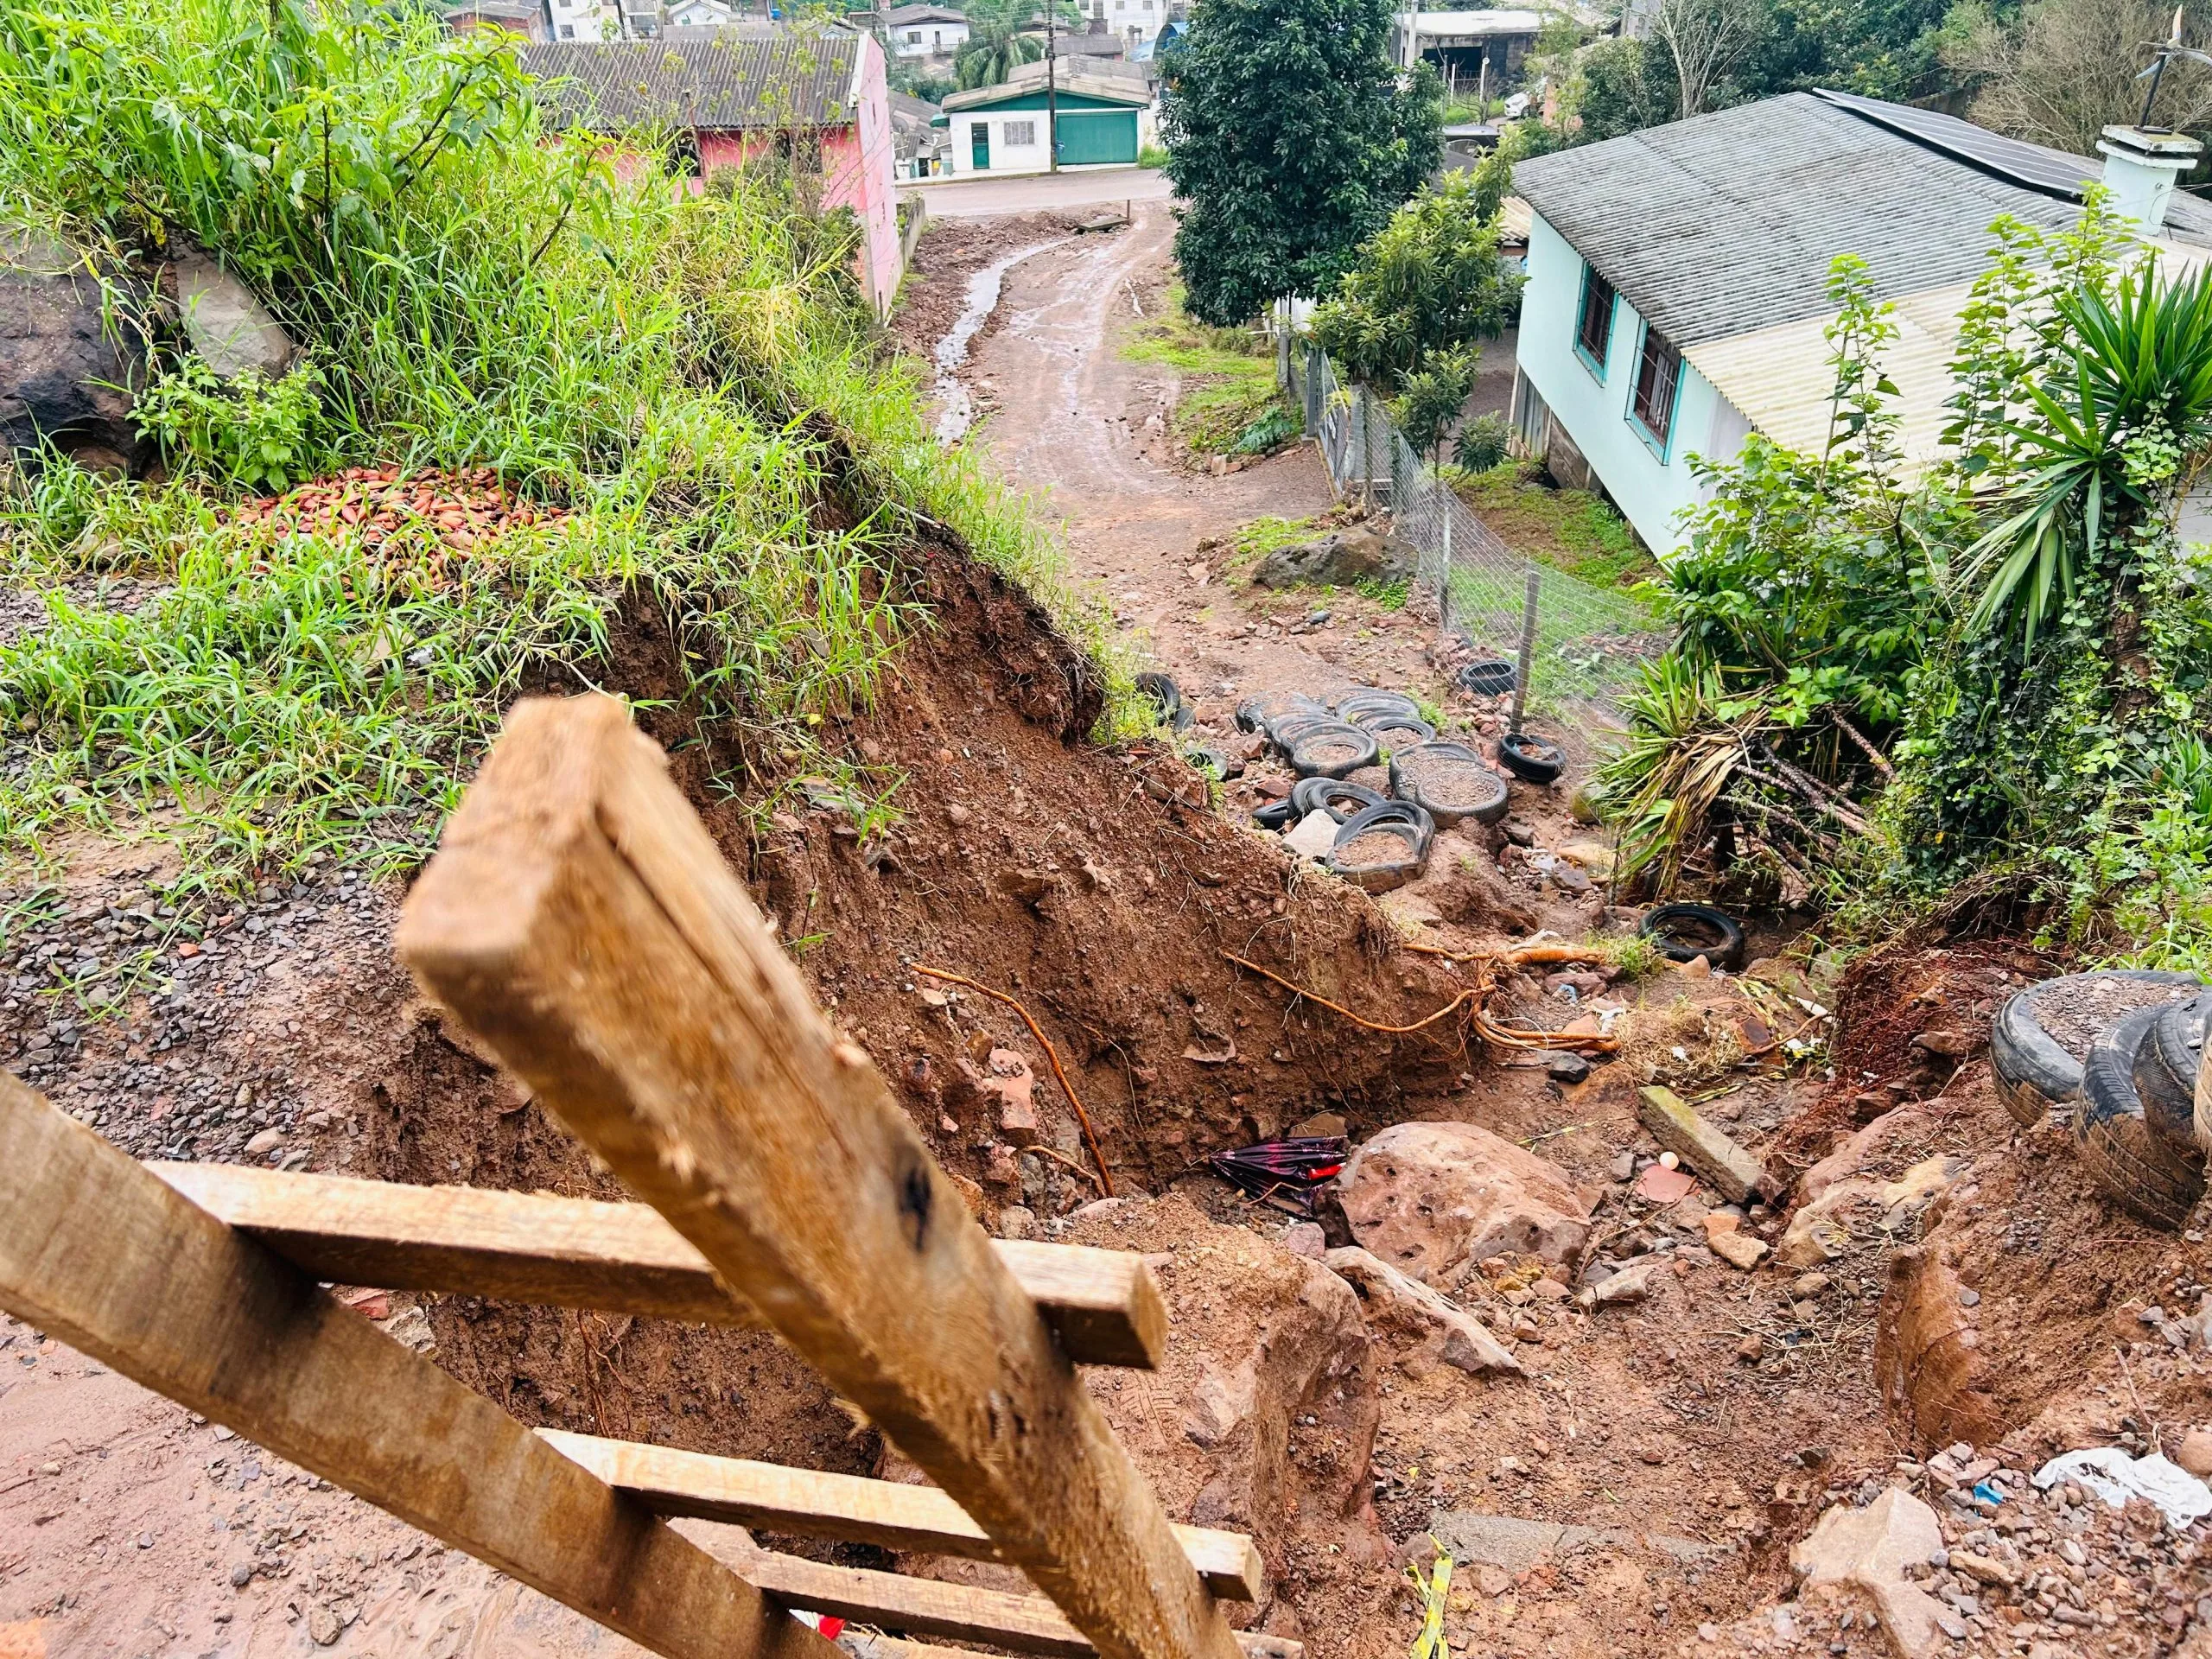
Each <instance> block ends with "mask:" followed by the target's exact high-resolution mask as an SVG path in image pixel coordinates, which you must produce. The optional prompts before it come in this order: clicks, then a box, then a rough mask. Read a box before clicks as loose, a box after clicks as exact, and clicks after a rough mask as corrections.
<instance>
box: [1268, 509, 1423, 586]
mask: <svg viewBox="0 0 2212 1659" xmlns="http://www.w3.org/2000/svg"><path fill="white" fill-rule="evenodd" d="M1413 573H1414V550H1413V548H1412V547H1411V546H1410V545H1409V544H1408V543H1405V542H1402V541H1400V540H1399V539H1398V538H1397V537H1395V536H1385V535H1383V533H1382V532H1381V531H1376V530H1374V529H1371V528H1370V527H1369V526H1367V525H1365V524H1351V525H1348V526H1347V527H1345V528H1344V529H1343V530H1339V531H1330V532H1329V533H1328V534H1327V535H1325V536H1323V537H1318V538H1316V539H1315V540H1313V541H1310V542H1300V543H1298V544H1297V545H1296V546H1294V547H1279V548H1277V549H1275V550H1274V552H1272V553H1270V554H1268V555H1267V556H1266V557H1264V558H1262V560H1261V561H1260V562H1259V563H1258V564H1256V565H1255V566H1254V567H1253V569H1252V581H1253V582H1254V583H1255V584H1256V585H1257V586H1259V587H1262V588H1313V587H1333V588H1351V587H1354V586H1356V585H1357V584H1358V583H1360V582H1403V581H1405V580H1406V579H1407V578H1408V577H1409V576H1411V575H1413Z"/></svg>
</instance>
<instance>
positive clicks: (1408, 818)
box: [1324, 801, 1436, 893]
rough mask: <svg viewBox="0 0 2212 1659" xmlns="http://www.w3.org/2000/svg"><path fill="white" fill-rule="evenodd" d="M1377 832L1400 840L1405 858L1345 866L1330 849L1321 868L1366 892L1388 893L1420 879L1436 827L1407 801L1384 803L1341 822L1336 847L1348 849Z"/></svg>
mask: <svg viewBox="0 0 2212 1659" xmlns="http://www.w3.org/2000/svg"><path fill="white" fill-rule="evenodd" d="M1377 832H1380V833H1383V834H1386V835H1393V836H1397V837H1398V838H1399V839H1400V840H1402V841H1403V842H1405V846H1406V854H1405V856H1404V857H1403V858H1398V859H1392V860H1391V861H1389V862H1388V863H1384V864H1351V865H1347V864H1342V863H1339V862H1338V859H1337V853H1336V851H1335V850H1334V849H1332V850H1331V852H1330V854H1329V857H1328V861H1327V863H1326V864H1325V867H1324V868H1327V869H1328V870H1330V871H1331V872H1332V874H1337V875H1339V876H1342V877H1343V878H1344V880H1347V881H1349V882H1351V884H1352V886H1354V887H1357V888H1359V889H1361V891H1363V892H1365V893H1389V892H1390V891H1391V890H1392V889H1393V888H1396V887H1404V886H1405V885H1406V883H1407V882H1408V881H1415V880H1420V879H1421V872H1422V871H1423V870H1425V869H1427V868H1428V849H1429V843H1430V842H1433V840H1434V839H1435V836H1436V826H1435V824H1434V823H1433V822H1431V821H1430V818H1429V816H1428V814H1427V813H1426V812H1424V811H1422V810H1421V808H1419V807H1417V806H1414V805H1413V804H1411V803H1410V802H1407V801H1385V802H1383V804H1382V805H1380V806H1370V807H1369V808H1368V809H1367V810H1365V811H1364V812H1362V813H1360V814H1359V815H1358V816H1357V817H1352V818H1348V819H1346V820H1345V821H1344V824H1343V825H1342V827H1341V828H1339V829H1338V831H1337V847H1338V848H1344V847H1349V846H1351V843H1352V842H1355V841H1357V840H1358V839H1359V838H1360V837H1361V836H1364V835H1370V834H1374V833H1377Z"/></svg>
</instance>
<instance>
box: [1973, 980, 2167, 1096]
mask: <svg viewBox="0 0 2212 1659" xmlns="http://www.w3.org/2000/svg"><path fill="white" fill-rule="evenodd" d="M2103 974H2113V975H2118V976H2121V977H2124V978H2127V979H2144V980H2149V981H2152V982H2154V983H2158V984H2164V985H2197V984H2202V981H2201V980H2199V979H2198V978H2197V977H2196V976H2195V975H2194V974H2175V973H2167V972H2164V971H2162V970H2158V969H2139V968H2112V969H2104V970H2103ZM2103 974H2100V975H2094V976H2093V975H2089V974H2067V975H2063V976H2061V977H2062V978H2063V979H2088V978H2092V977H2102V976H2103ZM2057 983H2059V980H2056V979H2046V980H2044V981H2043V982H2040V983H2038V984H2035V985H2031V986H2029V987H2028V988H2026V989H2024V990H2019V991H2015V992H2014V993H2013V994H2012V995H2011V996H2009V997H2007V998H2005V1003H2004V1006H2003V1007H2000V1008H1999V1009H1998V1010H1997V1017H1996V1018H1995V1019H1994V1020H1991V1021H1990V1026H1989V1069H1990V1071H1992V1072H1993V1074H1994V1076H1995V1077H1996V1080H1997V1096H1998V1098H1999V1099H2000V1100H2002V1101H2003V1102H2004V1103H2005V1111H2006V1112H2007V1113H2008V1114H2010V1115H2011V1116H2012V1121H2013V1122H2015V1123H2018V1125H2019V1126H2020V1127H2021V1128H2024V1129H2031V1128H2035V1126H2036V1125H2037V1124H2038V1123H2040V1122H2043V1121H2044V1117H2045V1116H2048V1115H2049V1114H2050V1109H2051V1108H2052V1107H2054V1106H2065V1105H2069V1104H2071V1103H2073V1102H2075V1101H2076V1100H2079V1099H2080V1098H2081V1097H2082V1062H2081V1061H2079V1060H2077V1059H2075V1058H2074V1057H2073V1056H2072V1055H2071V1054H2069V1053H2068V1052H2066V1051H2065V1049H2063V1048H2062V1047H2061V1046H2059V1044H2058V1040H2057V1039H2056V1038H2054V1037H2053V1036H2051V1034H2050V1033H2049V1032H2047V1031H2045V1030H2044V1028H2043V1025H2042V1023H2041V1022H2040V1021H2039V1020H2037V1018H2036V1013H2035V999H2036V996H2037V994H2038V993H2039V992H2042V991H2045V990H2047V989H2049V988H2050V987H2051V986H2053V985H2055V984H2057Z"/></svg>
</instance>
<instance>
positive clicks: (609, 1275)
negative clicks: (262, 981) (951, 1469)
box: [147, 1163, 1167, 1370]
mask: <svg viewBox="0 0 2212 1659" xmlns="http://www.w3.org/2000/svg"><path fill="white" fill-rule="evenodd" d="M147 1167H148V1168H149V1169H151V1170H152V1171H153V1172H154V1173H156V1175H158V1176H160V1177H161V1178H162V1179H163V1180H165V1181H167V1182H168V1184H169V1185H171V1186H173V1187H175V1189H176V1190H177V1191H178V1192H181V1193H183V1194H184V1195H185V1197H187V1198H190V1199H191V1200H192V1201H193V1202H194V1204H196V1205H199V1206H200V1208H201V1209H203V1210H205V1211H208V1212H209V1213H210V1214H211V1215H213V1216H215V1217H219V1218H220V1219H221V1220H224V1221H226V1222H228V1223H229V1224H231V1225H232V1226H233V1227H239V1228H244V1229H245V1230H246V1231H248V1232H250V1233H251V1234H252V1235H253V1236H255V1237H257V1238H258V1239H260V1240H261V1241H262V1242H263V1243H265V1244H267V1245H268V1246H269V1247H270V1249H273V1250H275V1251H276V1252H277V1254H278V1255H281V1256H283V1258H284V1259H285V1260H286V1261H288V1262H293V1263H294V1264H296V1266H299V1267H302V1268H306V1269H307V1270H308V1272H309V1273H311V1274H315V1277H316V1278H318V1279H324V1280H328V1281H331V1282H333V1283H335V1284H346V1285H376V1286H380V1287H383V1288H385V1289H387V1290H435V1291H448V1292H452V1293H454V1294H462V1295H473V1296H489V1297H493V1298H496V1299H499V1300H505V1301H516V1302H538V1303H545V1304H550V1305H551V1306H556V1307H591V1308H599V1309H601V1310H603V1311H605V1312H607V1313H632V1314H635V1315H637V1316H638V1317H639V1318H641V1319H688V1320H693V1321H696V1322H701V1323H704V1324H708V1325H765V1324H766V1320H764V1319H762V1318H761V1317H760V1314H759V1313H757V1312H755V1311H754V1310H753V1308H752V1307H751V1306H749V1305H747V1303H746V1301H745V1300H744V1299H743V1298H741V1297H739V1296H736V1295H734V1294H732V1293H731V1291H730V1290H729V1289H728V1287H726V1286H725V1285H723V1284H722V1282H721V1281H720V1280H718V1279H717V1278H715V1270H714V1269H713V1268H710V1267H709V1266H708V1265H707V1258H706V1257H705V1256H703V1255H700V1254H699V1252H698V1251H697V1250H696V1249H693V1248H692V1247H691V1245H690V1243H689V1242H688V1241H686V1240H685V1238H684V1237H683V1235H682V1234H681V1233H678V1232H677V1230H676V1229H674V1228H673V1227H671V1226H670V1225H669V1224H667V1223H666V1222H665V1221H663V1220H662V1219H661V1218H660V1217H659V1216H658V1214H656V1213H655V1212H654V1211H653V1209H652V1206H651V1205H643V1204H607V1203H603V1202H601V1201H600V1200H598V1199H594V1198H558V1197H555V1196H553V1195H551V1194H550V1193H543V1192H496V1191H493V1190H490V1189H487V1188H483V1187H470V1186H409V1185H402V1184H400V1183H397V1182H393V1181H365V1180H359V1179H354V1178H353V1177H351V1176H343V1175H307V1174H298V1173H280V1172H278V1171H277V1170H273V1169H252V1168H248V1167H246V1166H243V1165H238V1164H163V1163H156V1164H149V1165H148V1166H147ZM992 1247H993V1248H994V1249H996V1250H997V1251H998V1253H999V1255H1000V1257H1001V1259H1002V1260H1003V1261H1004V1262H1006V1263H1007V1266H1008V1267H1009V1268H1012V1269H1013V1271H1014V1278H1015V1279H1016V1280H1017V1281H1020V1284H1021V1286H1022V1288H1024V1289H1025V1290H1027V1291H1028V1292H1029V1294H1030V1295H1031V1296H1032V1297H1033V1298H1034V1299H1035V1300H1036V1302H1037V1305H1038V1311H1039V1313H1043V1314H1044V1316H1045V1322H1046V1324H1047V1325H1051V1326H1052V1329H1053V1330H1054V1331H1055V1332H1058V1336H1059V1338H1060V1345H1061V1346H1062V1347H1063V1348H1065V1350H1066V1351H1067V1355H1068V1357H1069V1358H1070V1359H1072V1360H1073V1361H1075V1362H1076V1363H1077V1364H1078V1365H1119V1366H1126V1367H1135V1368H1138V1369H1142V1370H1152V1369H1154V1368H1155V1367H1156V1366H1157V1365H1158V1363H1159V1360H1160V1355H1161V1354H1162V1353H1163V1352H1165V1351H1166V1342H1167V1310H1166V1304H1165V1303H1164V1302H1162V1301H1161V1300H1160V1287H1159V1286H1158V1285H1157V1284H1155V1283H1154V1281H1153V1277H1152V1270H1151V1269H1150V1268H1147V1267H1146V1266H1145V1263H1144V1258H1143V1257H1142V1256H1141V1255H1136V1254H1135V1252H1133V1251H1129V1250H1102V1249H1092V1248H1090V1247H1089V1246H1087V1245H1079V1244H1046V1243H1037V1242H1033V1241H1030V1240H1015V1239H995V1240H993V1241H992Z"/></svg>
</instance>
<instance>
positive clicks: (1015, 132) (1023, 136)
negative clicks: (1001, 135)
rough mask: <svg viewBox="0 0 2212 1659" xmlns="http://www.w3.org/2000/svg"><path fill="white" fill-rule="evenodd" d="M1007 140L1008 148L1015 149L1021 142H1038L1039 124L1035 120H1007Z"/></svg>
mask: <svg viewBox="0 0 2212 1659" xmlns="http://www.w3.org/2000/svg"><path fill="white" fill-rule="evenodd" d="M1006 142H1007V149H1014V147H1015V146H1017V145H1020V144H1033V143H1036V142H1037V124H1036V123H1035V122H1034V121H1009V122H1007V124H1006Z"/></svg>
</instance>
